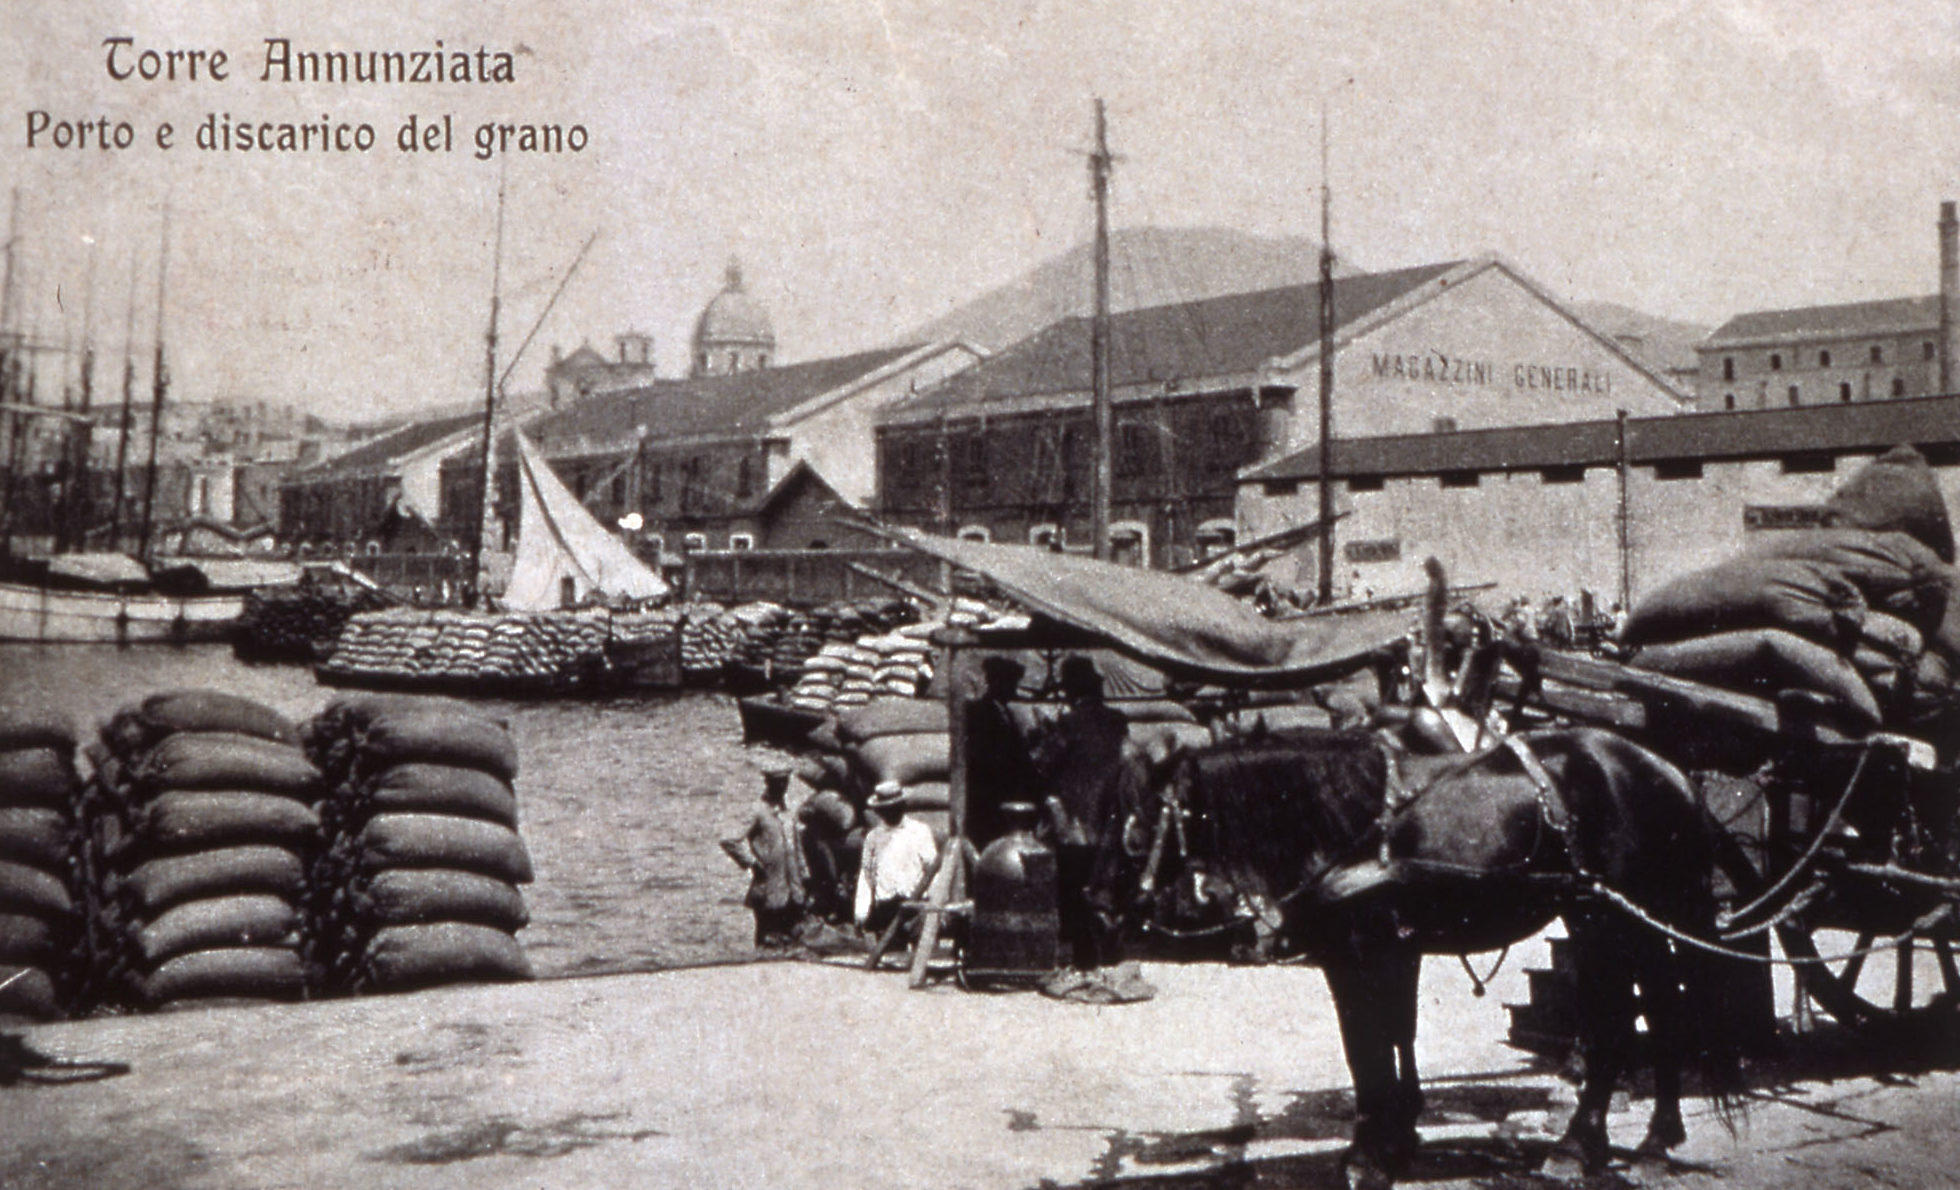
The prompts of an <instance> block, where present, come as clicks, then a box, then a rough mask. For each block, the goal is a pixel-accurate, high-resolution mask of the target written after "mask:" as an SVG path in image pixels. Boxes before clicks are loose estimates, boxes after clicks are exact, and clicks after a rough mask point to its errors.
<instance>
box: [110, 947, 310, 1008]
mask: <svg viewBox="0 0 1960 1190" xmlns="http://www.w3.org/2000/svg"><path fill="white" fill-rule="evenodd" d="M141 988H142V996H143V1001H144V1003H146V1004H148V1005H150V1006H151V1007H155V1006H158V1005H162V1004H169V1003H171V1002H173V1001H176V1000H198V999H205V998H208V997H213V996H224V997H232V996H239V997H248V998H251V999H254V1000H296V999H298V998H299V997H300V996H301V995H302V994H303V993H304V992H305V991H306V964H305V963H304V962H302V961H301V960H300V957H299V954H298V952H297V951H294V950H293V949H291V948H290V947H284V946H227V947H222V948H219V949H215V950H193V951H191V952H190V953H188V954H180V955H178V956H177V957H176V958H174V959H171V960H170V961H169V962H166V963H164V964H163V965H162V966H161V967H158V968H157V969H156V970H155V971H153V972H151V973H150V974H149V975H148V976H146V977H145V978H144V979H143V980H142V981H141Z"/></svg>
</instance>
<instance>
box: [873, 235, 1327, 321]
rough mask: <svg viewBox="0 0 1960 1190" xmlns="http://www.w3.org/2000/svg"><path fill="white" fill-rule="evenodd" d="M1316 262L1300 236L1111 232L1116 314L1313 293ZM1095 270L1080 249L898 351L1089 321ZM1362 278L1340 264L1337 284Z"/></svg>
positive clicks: (1087, 251)
mask: <svg viewBox="0 0 1960 1190" xmlns="http://www.w3.org/2000/svg"><path fill="white" fill-rule="evenodd" d="M1319 252H1320V249H1319V247H1318V246H1317V245H1316V244H1315V243H1314V242H1313V241H1312V240H1309V239H1307V238H1305V237H1304V236H1259V235H1251V234H1248V233H1246V232H1240V231H1231V230H1228V229H1226V228H1220V227H1133V228H1124V229H1122V230H1118V231H1112V232H1110V235H1109V305H1110V309H1112V310H1119V311H1120V310H1135V309H1140V308H1142V307H1146V306H1163V305H1170V304H1173V303H1177V302H1190V301H1196V300H1198V299H1201V298H1211V297H1223V296H1225V295H1226V294H1232V293H1252V292H1255V291H1257V290H1261V289H1276V288H1278V287H1280V286H1283V285H1304V284H1309V283H1311V282H1313V281H1314V280H1315V279H1317V278H1318V277H1319V274H1320V259H1319ZM1092 270H1093V264H1092V261H1091V247H1090V245H1088V244H1080V245H1077V246H1076V247H1074V248H1071V249H1069V250H1068V251H1067V252H1064V253H1063V254H1062V255H1060V256H1057V257H1055V258H1054V259H1052V260H1049V261H1045V262H1044V263H1042V264H1039V265H1036V266H1035V267H1034V268H1033V269H1030V270H1029V271H1028V272H1027V273H1025V274H1023V275H1022V276H1020V277H1019V278H1016V279H1015V280H1013V281H1010V282H1008V283H1007V284H1005V285H1002V286H1000V287H999V288H997V289H993V290H990V291H988V292H987V293H984V294H982V295H980V296H979V297H977V298H975V299H973V300H972V301H970V302H968V303H966V304H965V305H963V306H960V307H959V308H957V309H955V310H954V311H952V312H951V313H950V314H947V315H945V316H944V317H941V318H937V319H934V320H933V321H931V322H929V323H926V324H925V325H924V326H920V327H916V328H914V329H913V330H911V331H909V332H907V333H906V334H903V335H900V336H898V337H897V338H895V339H894V340H893V342H894V343H929V342H938V341H942V340H946V339H963V340H965V341H966V342H968V343H972V344H974V345H976V346H980V347H984V348H986V349H987V350H989V351H998V350H1000V349H1001V348H1003V347H1006V346H1008V345H1009V344H1012V343H1018V342H1020V341H1021V340H1022V339H1025V338H1027V337H1028V336H1029V335H1032V334H1034V333H1035V332H1036V331H1038V330H1040V329H1041V328H1043V327H1045V326H1049V325H1051V324H1053V323H1056V322H1059V321H1061V320H1062V319H1064V318H1068V317H1070V316H1072V315H1084V316H1086V315H1088V314H1089V313H1091V309H1090V307H1091V306H1092V304H1093V302H1094V296H1093V292H1092V290H1093V286H1094V281H1093V271H1092ZM1360 271H1361V270H1359V269H1355V268H1351V267H1349V266H1348V265H1346V264H1344V263H1342V262H1341V261H1339V260H1336V261H1335V262H1334V275H1335V276H1338V277H1345V276H1349V275H1350V274H1353V273H1356V272H1360Z"/></svg>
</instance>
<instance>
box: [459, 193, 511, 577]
mask: <svg viewBox="0 0 1960 1190" xmlns="http://www.w3.org/2000/svg"><path fill="white" fill-rule="evenodd" d="M504 181H505V178H504V176H499V178H498V180H497V240H496V247H495V249H494V250H493V251H492V254H491V260H490V329H489V330H488V331H486V332H485V333H484V336H483V351H484V363H483V440H482V450H481V455H482V458H483V483H482V484H481V485H479V487H478V489H477V507H476V532H475V533H474V534H472V535H471V537H470V586H469V591H468V602H469V606H471V607H476V606H478V604H479V603H481V602H482V600H483V597H484V591H483V588H484V585H485V584H484V574H483V539H484V538H485V537H487V536H488V535H489V529H490V513H491V507H492V505H491V500H490V492H491V485H492V484H494V483H496V481H497V472H496V468H495V467H494V466H493V465H492V464H493V460H492V459H491V457H490V450H491V447H492V446H494V445H495V442H494V440H493V438H492V434H493V429H492V427H493V425H494V424H495V422H496V420H497V314H498V308H499V306H500V304H501V303H502V301H503V284H504Z"/></svg>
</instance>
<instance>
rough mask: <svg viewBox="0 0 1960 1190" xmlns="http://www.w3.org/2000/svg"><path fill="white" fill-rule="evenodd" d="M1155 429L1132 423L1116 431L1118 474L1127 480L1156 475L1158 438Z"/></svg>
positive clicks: (1116, 465)
mask: <svg viewBox="0 0 1960 1190" xmlns="http://www.w3.org/2000/svg"><path fill="white" fill-rule="evenodd" d="M1152 429H1153V427H1151V426H1147V425H1137V424H1135V423H1132V424H1130V425H1126V426H1118V427H1117V430H1116V459H1115V467H1116V474H1117V475H1119V476H1122V477H1123V478H1125V479H1135V478H1137V477H1139V476H1146V475H1151V474H1154V473H1155V472H1156V470H1157V465H1156V464H1157V458H1156V454H1157V436H1156V435H1155V434H1154V433H1152V432H1151V431H1152Z"/></svg>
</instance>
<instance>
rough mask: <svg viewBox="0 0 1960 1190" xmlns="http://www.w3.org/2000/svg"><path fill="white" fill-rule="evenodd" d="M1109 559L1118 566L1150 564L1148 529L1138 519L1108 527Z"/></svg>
mask: <svg viewBox="0 0 1960 1190" xmlns="http://www.w3.org/2000/svg"><path fill="white" fill-rule="evenodd" d="M1109 560H1110V561H1112V562H1114V563H1116V564H1117V565H1118V566H1148V565H1150V530H1149V529H1148V528H1146V527H1145V526H1144V525H1143V523H1142V522H1140V521H1118V522H1117V523H1116V524H1114V525H1111V526H1110V527H1109Z"/></svg>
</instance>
